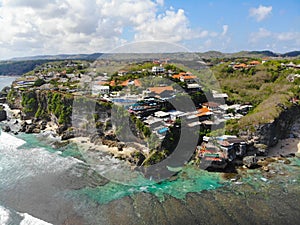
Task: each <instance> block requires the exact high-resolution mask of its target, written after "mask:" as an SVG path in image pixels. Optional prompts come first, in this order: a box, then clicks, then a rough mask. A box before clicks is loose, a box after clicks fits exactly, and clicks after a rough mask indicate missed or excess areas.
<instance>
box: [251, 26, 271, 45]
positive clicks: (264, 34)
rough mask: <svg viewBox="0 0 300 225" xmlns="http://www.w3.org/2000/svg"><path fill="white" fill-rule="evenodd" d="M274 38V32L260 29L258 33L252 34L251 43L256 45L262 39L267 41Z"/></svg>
mask: <svg viewBox="0 0 300 225" xmlns="http://www.w3.org/2000/svg"><path fill="white" fill-rule="evenodd" d="M270 36H272V32H271V31H269V30H267V29H264V28H259V30H258V32H253V33H251V34H250V42H251V43H256V42H258V41H259V40H260V39H265V38H267V37H270Z"/></svg>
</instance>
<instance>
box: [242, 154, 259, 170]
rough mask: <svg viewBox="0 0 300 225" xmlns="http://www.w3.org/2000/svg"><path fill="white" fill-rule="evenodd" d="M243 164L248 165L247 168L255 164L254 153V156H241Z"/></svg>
mask: <svg viewBox="0 0 300 225" xmlns="http://www.w3.org/2000/svg"><path fill="white" fill-rule="evenodd" d="M243 164H244V165H245V166H246V167H248V168H252V167H255V166H257V158H256V155H254V156H246V157H244V158H243Z"/></svg>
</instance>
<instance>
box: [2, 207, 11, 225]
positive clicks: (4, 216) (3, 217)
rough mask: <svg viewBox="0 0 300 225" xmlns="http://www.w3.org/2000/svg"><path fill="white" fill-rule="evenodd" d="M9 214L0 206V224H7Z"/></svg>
mask: <svg viewBox="0 0 300 225" xmlns="http://www.w3.org/2000/svg"><path fill="white" fill-rule="evenodd" d="M9 217H10V213H9V211H8V210H7V209H5V208H3V207H2V206H0V224H1V225H6V224H8V222H9Z"/></svg>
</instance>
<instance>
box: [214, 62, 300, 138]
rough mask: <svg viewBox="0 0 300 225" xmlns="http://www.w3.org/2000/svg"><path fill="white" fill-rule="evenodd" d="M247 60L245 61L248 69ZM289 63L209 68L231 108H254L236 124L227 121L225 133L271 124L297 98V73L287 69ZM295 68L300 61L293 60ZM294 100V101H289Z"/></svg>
mask: <svg viewBox="0 0 300 225" xmlns="http://www.w3.org/2000/svg"><path fill="white" fill-rule="evenodd" d="M249 62H250V60H248V61H244V62H241V63H245V64H248V65H249ZM289 62H290V60H270V61H268V62H266V63H264V64H259V65H256V66H248V68H243V69H234V68H233V67H232V66H231V65H230V62H227V63H223V64H219V65H216V66H214V67H213V68H212V70H213V71H214V75H215V76H216V77H217V79H218V81H219V82H220V85H221V87H222V90H223V91H224V92H225V93H227V94H228V96H229V98H228V101H229V102H231V103H232V104H236V103H239V104H245V103H250V104H252V105H253V106H255V108H254V109H253V111H252V112H251V113H250V114H248V115H247V116H245V117H243V118H242V119H241V120H239V121H234V120H232V121H228V123H227V132H229V133H239V132H241V131H242V130H244V131H248V132H249V131H255V130H256V129H257V127H259V126H260V125H262V124H268V123H273V122H274V120H275V119H276V118H278V117H279V116H280V114H281V113H282V112H284V111H285V110H287V109H289V108H290V107H291V106H292V105H293V103H296V102H297V101H299V100H298V99H299V98H300V86H299V84H300V76H299V74H300V70H299V69H296V68H290V67H287V66H285V65H287V64H288V63H289ZM293 63H295V64H296V65H297V64H299V63H300V60H299V59H298V60H293ZM292 99H293V100H292Z"/></svg>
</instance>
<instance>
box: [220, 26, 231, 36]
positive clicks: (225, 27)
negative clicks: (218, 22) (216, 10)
mask: <svg viewBox="0 0 300 225" xmlns="http://www.w3.org/2000/svg"><path fill="white" fill-rule="evenodd" d="M228 28H229V26H228V25H226V24H225V25H223V32H222V34H221V35H222V36H224V35H226V34H227V31H228Z"/></svg>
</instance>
